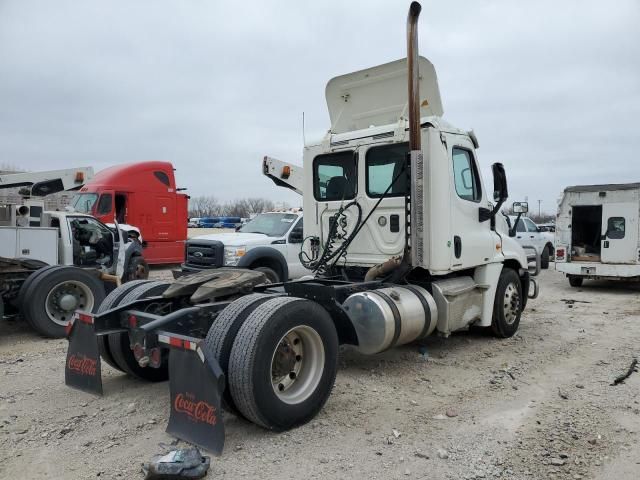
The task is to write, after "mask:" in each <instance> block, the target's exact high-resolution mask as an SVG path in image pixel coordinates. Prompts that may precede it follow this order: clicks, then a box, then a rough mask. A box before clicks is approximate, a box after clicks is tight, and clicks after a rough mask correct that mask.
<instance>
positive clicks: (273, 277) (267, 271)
mask: <svg viewBox="0 0 640 480" xmlns="http://www.w3.org/2000/svg"><path fill="white" fill-rule="evenodd" d="M251 270H255V271H256V272H262V273H264V276H265V277H267V283H280V282H282V280H280V277H279V276H278V274H277V273H276V271H275V270H273V269H272V268H269V267H256V268H252V269H251Z"/></svg>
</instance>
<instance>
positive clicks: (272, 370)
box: [229, 297, 338, 430]
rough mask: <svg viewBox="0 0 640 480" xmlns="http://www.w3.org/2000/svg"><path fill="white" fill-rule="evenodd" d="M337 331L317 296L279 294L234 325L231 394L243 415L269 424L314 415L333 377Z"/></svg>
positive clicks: (280, 425) (288, 424)
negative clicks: (308, 297)
mask: <svg viewBox="0 0 640 480" xmlns="http://www.w3.org/2000/svg"><path fill="white" fill-rule="evenodd" d="M337 358H338V335H337V333H336V329H335V326H334V324H333V321H332V320H331V317H330V316H329V314H328V313H327V311H326V310H325V309H324V308H322V307H321V306H320V305H318V304H317V303H315V302H312V301H309V300H301V299H297V298H291V297H278V298H273V299H271V300H268V301H266V302H264V303H262V304H261V305H259V306H258V307H257V308H256V309H255V310H254V311H253V313H251V315H249V317H248V318H247V319H246V321H245V322H244V323H243V325H242V327H240V330H239V331H238V334H237V336H236V339H235V341H234V342H233V348H232V350H231V358H230V360H229V387H230V390H231V396H232V397H233V400H234V402H235V404H236V406H237V408H238V410H239V411H240V412H241V413H242V415H243V416H244V417H246V418H247V419H249V420H251V421H252V422H254V423H256V424H258V425H262V426H263V427H265V428H268V429H273V430H285V429H288V428H292V427H295V426H297V425H301V424H303V423H306V422H308V421H309V420H310V419H311V418H313V417H314V416H315V415H316V414H317V413H318V411H319V410H320V409H321V408H322V406H323V405H324V404H325V402H326V401H327V399H328V398H329V395H330V394H331V389H332V388H333V384H334V381H335V378H336V371H337Z"/></svg>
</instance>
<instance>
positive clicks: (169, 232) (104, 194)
mask: <svg viewBox="0 0 640 480" xmlns="http://www.w3.org/2000/svg"><path fill="white" fill-rule="evenodd" d="M173 171H174V169H173V165H172V164H171V163H169V162H138V163H132V164H125V165H116V166H114V167H111V168H107V169H105V170H102V171H100V172H98V173H97V174H96V175H95V176H94V177H93V179H92V180H91V181H89V182H88V183H86V184H85V185H84V186H83V187H82V188H81V189H80V191H79V192H78V193H77V194H76V195H75V196H74V197H73V199H72V202H71V207H72V208H73V209H74V210H75V211H76V212H80V213H86V214H90V215H92V216H94V217H96V218H97V219H99V220H100V221H102V222H103V223H112V222H113V221H114V219H115V220H116V221H117V222H118V223H120V224H129V225H135V226H136V227H138V228H139V229H140V232H141V234H142V237H143V238H144V241H145V258H146V259H147V261H148V262H149V263H150V264H161V263H180V262H182V261H183V259H184V242H185V240H186V238H187V222H188V214H187V201H188V197H187V195H185V194H182V193H178V189H177V187H176V181H175V176H174V173H173Z"/></svg>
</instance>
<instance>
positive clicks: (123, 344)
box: [108, 282, 169, 382]
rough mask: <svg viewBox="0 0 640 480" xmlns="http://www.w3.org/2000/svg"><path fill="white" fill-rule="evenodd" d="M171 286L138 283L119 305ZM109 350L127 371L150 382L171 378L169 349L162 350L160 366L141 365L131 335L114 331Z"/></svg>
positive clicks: (160, 283)
mask: <svg viewBox="0 0 640 480" xmlns="http://www.w3.org/2000/svg"><path fill="white" fill-rule="evenodd" d="M168 286H169V284H168V283H165V282H149V283H144V284H142V285H138V286H136V287H135V288H133V289H132V290H131V291H129V293H127V294H126V295H125V296H124V297H122V298H121V299H120V301H119V302H118V304H119V305H125V304H127V303H131V302H133V301H135V300H140V299H142V298H147V297H154V296H156V295H161V294H162V293H163V292H164V291H165V290H166V289H167V287H168ZM108 342H109V350H110V352H111V356H112V357H113V360H114V362H115V363H116V365H117V366H118V367H119V369H120V370H122V371H123V372H125V373H128V374H129V375H131V376H133V377H136V378H139V379H141V380H148V381H150V382H162V381H164V380H166V379H167V378H169V351H168V349H163V350H162V360H161V364H160V367H158V368H153V367H141V366H140V365H139V364H138V361H137V360H136V358H135V356H134V354H133V351H132V350H131V344H130V342H129V335H128V334H126V333H113V334H111V335H109V338H108Z"/></svg>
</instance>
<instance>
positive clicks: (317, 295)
mask: <svg viewBox="0 0 640 480" xmlns="http://www.w3.org/2000/svg"><path fill="white" fill-rule="evenodd" d="M419 12H420V5H419V4H418V3H416V2H413V3H412V4H411V7H410V10H409V16H408V22H407V29H408V31H407V38H408V56H407V59H402V60H398V61H396V62H391V63H387V64H384V65H380V66H378V67H373V68H370V69H367V70H362V71H358V72H354V73H350V74H347V75H343V76H340V77H336V78H334V79H332V80H331V81H330V82H329V84H328V86H327V90H326V93H327V103H328V105H329V112H330V117H331V122H332V125H331V129H330V130H329V133H328V134H327V135H326V136H325V137H323V138H322V139H320V140H319V141H317V142H312V143H310V144H307V145H305V147H304V164H303V167H302V174H301V175H299V170H298V169H297V167H294V166H291V165H287V164H280V165H278V164H277V162H273V161H270V160H269V159H266V160H265V161H264V162H263V172H264V173H265V174H267V175H268V176H269V177H270V178H272V179H274V180H276V183H277V184H278V185H280V186H285V187H289V188H292V189H294V190H297V191H300V192H302V194H303V197H304V198H303V200H304V217H305V220H304V222H305V223H304V236H305V241H304V244H303V247H302V249H301V253H300V258H301V260H302V262H303V263H304V264H305V265H306V266H307V268H308V269H309V272H310V274H312V275H310V276H308V277H307V278H303V279H300V280H297V281H291V282H285V283H282V284H267V285H265V284H264V280H265V278H264V276H263V274H261V273H260V272H255V271H250V270H233V269H224V268H221V269H216V270H212V271H203V272H200V273H197V274H194V275H188V276H184V277H181V278H179V279H178V280H177V281H176V282H175V283H174V284H172V285H167V284H164V285H162V284H158V283H153V282H152V283H141V284H139V285H137V286H136V285H133V286H127V285H124V286H122V287H120V288H119V289H116V290H114V292H112V293H111V294H110V295H109V296H108V297H107V299H106V300H105V302H103V304H102V305H101V307H100V311H99V313H98V314H88V313H84V312H79V313H78V315H77V319H76V320H75V321H74V323H73V327H72V330H71V334H70V337H69V340H70V342H69V350H68V353H67V368H66V372H65V374H66V376H65V378H66V382H67V384H68V385H70V386H73V387H76V388H80V389H83V390H86V391H91V392H102V383H101V379H100V355H99V354H100V349H99V347H98V339H104V338H108V343H109V345H110V347H111V353H112V354H114V355H113V356H114V357H115V355H116V354H117V355H118V356H119V358H109V357H108V356H105V355H102V358H103V359H104V360H106V361H107V362H109V363H110V364H112V365H114V364H115V366H116V368H119V369H120V370H123V371H125V372H127V373H129V374H132V375H135V376H137V377H139V378H146V379H149V380H158V379H161V378H166V377H167V376H168V377H169V380H170V382H169V387H170V396H171V409H170V419H169V426H168V429H167V431H168V432H170V433H172V434H173V435H175V436H178V437H180V438H183V439H185V440H188V441H190V442H193V443H195V444H198V445H200V446H203V447H204V448H206V449H208V450H211V451H213V452H214V453H220V452H221V451H222V447H223V444H224V426H223V423H222V416H221V414H220V408H221V407H222V406H223V407H224V408H225V409H227V410H230V411H233V412H236V413H237V414H239V415H240V416H241V417H244V418H246V419H247V420H249V421H251V422H254V423H256V424H258V425H261V426H263V427H265V428H268V429H273V430H285V429H289V428H292V427H295V426H297V425H300V424H303V423H305V422H307V421H308V420H310V419H311V418H313V417H314V415H316V413H317V412H318V411H319V410H320V409H321V408H322V406H323V405H324V403H325V402H326V400H327V398H328V397H329V395H330V393H331V390H332V388H333V384H334V380H335V376H336V372H337V366H338V347H339V345H340V344H348V345H352V346H353V348H355V349H357V350H358V351H360V352H362V353H363V354H371V355H374V354H376V353H378V352H382V351H384V350H386V349H389V348H392V347H395V346H398V345H403V344H406V343H409V342H414V341H419V340H421V339H423V338H425V337H426V336H428V335H430V334H435V333H437V334H440V335H443V336H447V335H449V334H450V333H451V332H454V331H456V330H460V329H465V328H468V327H471V326H473V327H476V328H485V329H488V330H489V331H491V332H493V334H494V335H496V336H497V337H510V336H512V335H513V334H514V333H515V332H516V331H517V329H518V325H519V323H520V318H521V314H522V311H523V309H524V308H525V305H526V302H527V297H533V296H535V295H536V294H537V286H536V285H535V280H534V279H533V278H531V275H530V271H529V268H528V261H527V256H526V255H525V252H524V250H523V248H522V247H521V246H520V245H519V244H518V243H517V242H516V241H515V239H514V238H512V237H510V236H509V235H508V233H507V232H508V227H507V223H506V220H505V219H504V216H503V215H501V214H498V212H499V209H500V206H501V205H502V204H503V203H504V202H505V200H506V199H507V182H506V176H505V173H504V168H503V167H502V165H501V164H494V165H493V176H494V185H493V188H492V192H493V199H494V201H493V202H490V201H489V200H488V199H487V195H486V193H487V187H486V186H485V185H484V183H483V181H482V178H481V176H480V173H479V172H480V169H479V165H478V160H477V153H476V152H477V148H478V141H477V139H476V137H475V135H474V134H473V133H472V132H469V131H465V130H461V129H458V128H456V127H453V126H451V125H450V124H448V123H447V122H445V121H444V120H443V119H442V114H443V108H442V104H441V101H440V94H439V89H438V83H437V79H436V74H435V69H434V67H433V65H432V64H431V63H430V62H429V61H428V60H426V59H424V58H421V57H419V56H418V52H417V20H418V15H419ZM407 84H408V95H407V88H406V86H407ZM301 183H302V185H301ZM114 360H116V361H115V362H114ZM78 365H89V366H90V367H91V368H84V369H83V368H78ZM158 372H162V374H159V373H158Z"/></svg>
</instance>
